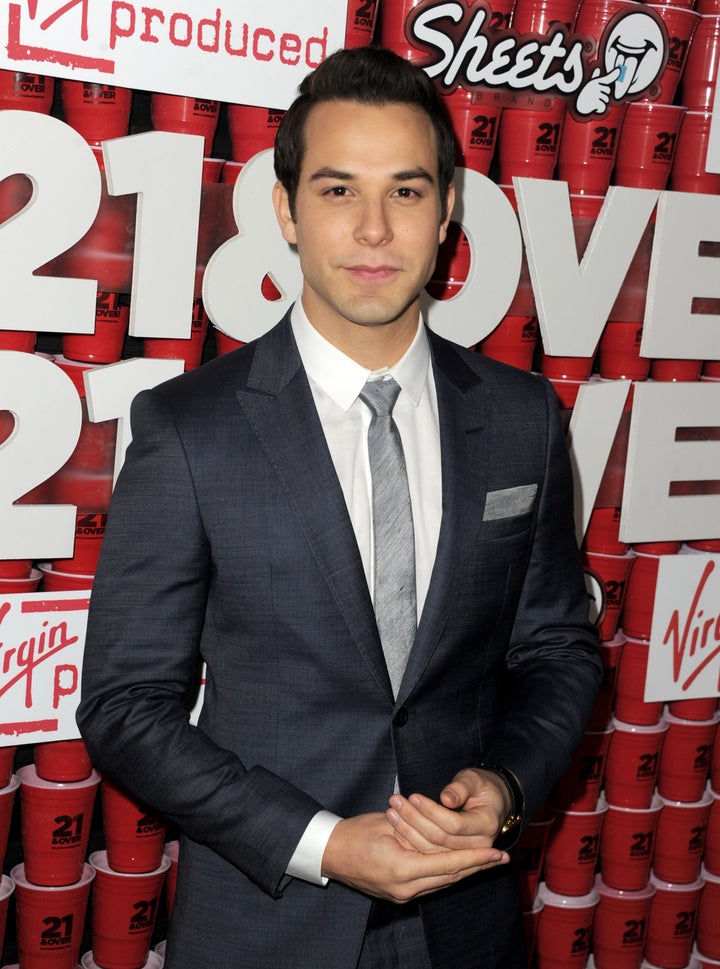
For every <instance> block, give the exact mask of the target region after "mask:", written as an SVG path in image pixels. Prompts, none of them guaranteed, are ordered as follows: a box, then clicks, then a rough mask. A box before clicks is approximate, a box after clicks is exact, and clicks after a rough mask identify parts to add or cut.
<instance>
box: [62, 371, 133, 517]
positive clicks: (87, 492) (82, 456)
mask: <svg viewBox="0 0 720 969" xmlns="http://www.w3.org/2000/svg"><path fill="white" fill-rule="evenodd" d="M53 363H54V364H55V365H56V366H58V367H60V369H61V370H62V371H63V373H65V374H66V375H67V376H68V377H69V378H70V380H72V382H73V385H74V386H75V389H76V390H77V392H78V396H79V397H80V407H81V411H82V424H81V426H80V437H79V438H78V442H77V444H76V445H75V450H74V451H73V453H72V454H71V455H70V458H69V459H68V461H67V464H66V465H65V466H64V467H63V468H62V469H61V470H60V471H59V472H58V474H57V475H54V476H53V477H52V478H51V479H50V482H51V486H52V487H53V488H54V489H55V491H56V494H55V495H54V501H55V502H57V503H64V502H67V503H69V504H73V505H77V506H78V508H79V510H80V511H83V512H91V511H107V509H108V507H109V504H110V496H111V492H112V471H113V464H114V458H115V441H116V436H117V421H114V420H112V421H100V422H99V423H95V422H94V421H91V420H90V417H89V414H88V409H87V401H86V399H85V378H84V374H85V372H86V371H88V370H100V369H102V367H103V366H104V365H103V364H93V363H90V362H87V361H78V360H69V359H68V358H67V357H63V356H56V357H54V358H53ZM76 472H80V473H81V475H85V474H87V475H88V476H89V477H88V478H83V477H79V476H77V474H76ZM91 475H95V476H97V475H104V476H105V480H104V481H103V480H102V479H98V478H97V477H95V478H93V477H90V476H91ZM96 486H99V487H100V490H99V491H98V487H96Z"/></svg>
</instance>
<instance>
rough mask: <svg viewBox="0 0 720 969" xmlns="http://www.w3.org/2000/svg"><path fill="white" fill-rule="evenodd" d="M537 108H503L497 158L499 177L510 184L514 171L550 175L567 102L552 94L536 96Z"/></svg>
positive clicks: (524, 173)
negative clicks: (550, 95)
mask: <svg viewBox="0 0 720 969" xmlns="http://www.w3.org/2000/svg"><path fill="white" fill-rule="evenodd" d="M539 100H543V101H544V104H543V106H542V107H539V108H506V109H505V110H504V111H503V113H502V119H501V121H500V134H499V144H498V160H499V164H500V181H501V182H504V183H508V184H511V183H512V178H513V175H519V176H523V177H524V178H552V177H553V174H554V172H555V165H556V162H557V157H558V149H559V147H560V139H561V134H562V130H563V122H564V121H565V111H566V107H567V105H566V104H565V102H564V101H560V100H559V99H556V100H554V101H553V99H552V98H544V99H539Z"/></svg>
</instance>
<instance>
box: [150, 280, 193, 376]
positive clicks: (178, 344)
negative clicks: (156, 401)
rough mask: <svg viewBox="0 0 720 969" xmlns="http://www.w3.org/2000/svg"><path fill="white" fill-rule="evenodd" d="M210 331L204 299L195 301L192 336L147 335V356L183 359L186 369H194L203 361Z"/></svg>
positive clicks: (163, 358)
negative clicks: (180, 338) (204, 348)
mask: <svg viewBox="0 0 720 969" xmlns="http://www.w3.org/2000/svg"><path fill="white" fill-rule="evenodd" d="M207 331H208V315H207V313H206V312H205V307H204V306H203V302H202V299H201V298H200V297H199V296H198V297H197V298H196V299H195V300H194V301H193V312H192V327H191V332H190V336H189V337H188V338H187V339H184V340H176V339H173V338H172V337H146V338H145V340H144V347H145V356H146V357H151V358H153V359H161V360H182V361H184V363H185V370H194V369H195V368H196V367H199V366H200V363H201V362H202V354H203V347H204V346H205V338H206V336H207Z"/></svg>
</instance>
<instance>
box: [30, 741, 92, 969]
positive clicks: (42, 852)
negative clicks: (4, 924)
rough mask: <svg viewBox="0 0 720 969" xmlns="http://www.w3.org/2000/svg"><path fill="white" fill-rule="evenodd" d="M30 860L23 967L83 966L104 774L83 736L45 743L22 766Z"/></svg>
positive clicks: (58, 968)
mask: <svg viewBox="0 0 720 969" xmlns="http://www.w3.org/2000/svg"><path fill="white" fill-rule="evenodd" d="M18 777H19V780H20V797H21V809H22V810H21V814H22V844H23V858H24V861H23V863H22V864H20V865H17V866H16V867H15V868H13V870H12V878H13V881H14V882H15V885H16V898H17V937H18V949H19V954H20V964H21V965H22V966H23V969H45V967H54V969H75V966H76V965H77V963H78V960H79V957H80V947H81V945H82V939H83V933H84V924H85V913H86V909H87V903H88V897H89V892H90V885H91V883H92V880H93V877H94V873H93V871H92V868H91V867H90V865H88V864H86V862H85V855H86V852H87V847H88V841H89V838H90V831H91V820H92V812H93V804H94V802H95V795H96V792H97V788H98V786H99V784H100V775H99V774H98V773H97V771H94V770H93V769H92V766H91V765H90V761H89V759H88V757H87V751H86V750H85V748H84V746H83V744H82V741H57V742H55V743H47V744H38V745H37V747H36V750H35V764H34V765H30V766H27V767H23V768H21V769H20V770H19V771H18Z"/></svg>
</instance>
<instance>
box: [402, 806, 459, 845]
mask: <svg viewBox="0 0 720 969" xmlns="http://www.w3.org/2000/svg"><path fill="white" fill-rule="evenodd" d="M390 809H391V810H394V811H395V813H396V814H397V815H398V817H399V818H401V819H402V820H403V821H404V822H405V823H406V824H408V825H410V826H411V827H413V828H415V829H416V830H417V831H418V832H419V833H420V834H421V835H423V836H424V837H425V838H427V840H428V841H430V842H432V843H433V844H442V843H443V840H444V839H445V837H447V836H448V835H458V834H462V833H463V819H462V818H461V816H460V814H459V813H458V812H457V811H453V810H451V809H449V808H446V807H444V806H443V805H442V804H438V803H437V801H433V800H431V799H430V798H429V797H424V796H423V795H422V794H411V795H410V797H409V798H405V797H403V796H402V794H394V795H393V796H392V797H391V798H390ZM388 820H390V823H391V824H392V820H391V819H390V818H388Z"/></svg>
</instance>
